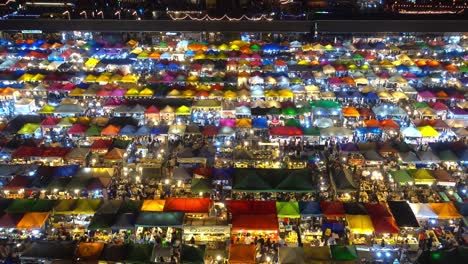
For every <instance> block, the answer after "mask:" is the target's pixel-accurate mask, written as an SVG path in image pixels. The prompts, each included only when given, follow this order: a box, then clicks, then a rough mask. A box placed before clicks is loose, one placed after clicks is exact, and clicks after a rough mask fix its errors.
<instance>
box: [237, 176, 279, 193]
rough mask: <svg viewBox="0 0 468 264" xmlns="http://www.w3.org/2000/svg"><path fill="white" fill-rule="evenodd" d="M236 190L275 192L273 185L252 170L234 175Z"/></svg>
mask: <svg viewBox="0 0 468 264" xmlns="http://www.w3.org/2000/svg"><path fill="white" fill-rule="evenodd" d="M233 189H234V190H236V191H244V192H273V191H274V190H273V187H272V186H271V185H270V183H268V182H267V179H263V178H262V177H260V176H259V175H257V174H256V173H255V172H250V173H248V174H246V175H243V176H242V175H239V176H238V177H236V175H234V186H233Z"/></svg>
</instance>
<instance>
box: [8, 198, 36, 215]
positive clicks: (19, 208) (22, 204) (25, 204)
mask: <svg viewBox="0 0 468 264" xmlns="http://www.w3.org/2000/svg"><path fill="white" fill-rule="evenodd" d="M35 203H36V200H32V199H16V200H14V201H13V202H12V203H11V204H10V206H8V208H7V209H6V210H5V212H7V213H11V214H17V213H29V212H33V211H32V208H33V207H34V205H35Z"/></svg>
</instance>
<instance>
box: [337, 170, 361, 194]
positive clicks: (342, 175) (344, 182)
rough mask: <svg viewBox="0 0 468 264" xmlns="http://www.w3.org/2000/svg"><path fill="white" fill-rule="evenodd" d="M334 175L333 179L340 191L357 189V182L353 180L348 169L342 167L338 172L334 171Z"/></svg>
mask: <svg viewBox="0 0 468 264" xmlns="http://www.w3.org/2000/svg"><path fill="white" fill-rule="evenodd" d="M331 175H332V177H331V178H332V181H333V184H334V185H335V188H336V190H337V191H338V192H349V191H355V190H357V187H356V183H355V182H354V180H353V177H352V175H351V172H350V171H349V170H348V169H342V170H339V171H338V172H334V173H332V174H331Z"/></svg>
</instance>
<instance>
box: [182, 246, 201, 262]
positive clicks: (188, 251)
mask: <svg viewBox="0 0 468 264" xmlns="http://www.w3.org/2000/svg"><path fill="white" fill-rule="evenodd" d="M204 262H205V245H185V244H182V253H181V263H187V264H189V263H192V264H198V263H204Z"/></svg>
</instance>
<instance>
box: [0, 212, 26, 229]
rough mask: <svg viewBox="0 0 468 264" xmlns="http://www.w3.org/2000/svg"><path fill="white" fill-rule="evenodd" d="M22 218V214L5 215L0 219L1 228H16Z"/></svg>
mask: <svg viewBox="0 0 468 264" xmlns="http://www.w3.org/2000/svg"><path fill="white" fill-rule="evenodd" d="M22 218H23V214H10V213H6V214H3V215H2V217H0V227H1V228H16V225H17V224H18V222H19V221H20V220H21V219H22Z"/></svg>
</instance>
